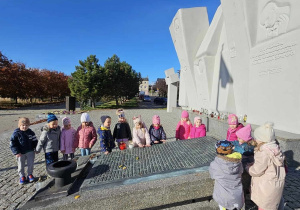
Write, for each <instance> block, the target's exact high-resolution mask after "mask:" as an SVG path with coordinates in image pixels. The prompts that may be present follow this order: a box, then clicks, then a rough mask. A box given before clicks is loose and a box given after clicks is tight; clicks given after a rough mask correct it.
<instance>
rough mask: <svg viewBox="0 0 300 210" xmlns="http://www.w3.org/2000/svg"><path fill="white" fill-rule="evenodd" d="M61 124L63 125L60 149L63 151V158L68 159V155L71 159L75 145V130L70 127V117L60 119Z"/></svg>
mask: <svg viewBox="0 0 300 210" xmlns="http://www.w3.org/2000/svg"><path fill="white" fill-rule="evenodd" d="M62 124H63V126H64V127H63V128H62V130H61V135H60V151H61V152H62V153H63V160H68V156H70V158H71V159H73V158H74V152H75V149H76V147H77V146H76V145H75V142H76V141H75V139H76V130H75V129H74V128H73V127H72V125H71V119H70V118H68V117H64V118H63V119H62Z"/></svg>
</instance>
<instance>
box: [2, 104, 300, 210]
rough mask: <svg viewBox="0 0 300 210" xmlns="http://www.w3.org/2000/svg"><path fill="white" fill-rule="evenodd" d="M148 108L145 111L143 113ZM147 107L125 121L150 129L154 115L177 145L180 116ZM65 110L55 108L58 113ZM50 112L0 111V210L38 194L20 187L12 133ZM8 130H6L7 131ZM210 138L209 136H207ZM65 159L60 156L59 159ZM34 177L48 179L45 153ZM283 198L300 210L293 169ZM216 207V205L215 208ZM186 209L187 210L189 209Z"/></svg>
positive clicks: (298, 180)
mask: <svg viewBox="0 0 300 210" xmlns="http://www.w3.org/2000/svg"><path fill="white" fill-rule="evenodd" d="M143 108H145V109H143ZM148 108H149V104H148V105H143V104H142V106H141V108H139V109H128V110H125V113H126V118H127V119H128V122H129V125H130V127H131V128H132V126H133V122H132V117H133V116H137V115H142V119H143V120H144V121H145V123H146V125H147V126H149V125H150V124H151V123H152V116H153V115H155V114H158V115H160V117H161V123H162V125H163V127H164V129H165V131H166V134H167V139H168V141H174V140H175V138H174V136H175V128H176V125H177V122H178V121H179V119H180V115H178V114H172V113H167V112H166V110H165V109H148ZM57 109H61V110H63V109H64V108H62V107H56V109H55V110H57ZM48 110H51V109H50V108H45V109H42V108H39V109H27V110H21V111H15V110H12V111H3V110H0V121H1V124H2V125H4V126H3V128H0V145H1V147H0V209H16V208H19V207H21V206H23V205H24V204H25V203H26V202H27V201H28V199H29V198H30V197H31V196H32V195H33V194H34V193H35V191H36V183H29V184H25V185H19V177H18V173H17V162H16V159H15V157H14V155H13V154H12V153H11V151H10V149H9V139H10V136H11V134H12V132H13V128H15V127H16V126H17V121H18V118H19V117H21V116H30V118H31V120H32V121H33V120H34V119H36V116H37V115H39V114H42V113H43V112H46V111H48ZM101 115H110V116H111V117H112V128H113V126H114V124H115V123H116V122H117V116H116V114H115V110H96V111H91V112H90V116H91V119H92V121H93V123H94V125H95V127H99V125H100V116H101ZM58 117H60V118H59V124H60V125H61V119H62V117H64V115H58ZM68 117H70V118H71V121H72V126H73V127H74V128H77V127H78V126H79V125H80V115H79V114H75V115H68ZM43 124H44V123H42V124H37V125H33V126H31V129H32V130H33V131H34V132H35V133H36V135H37V137H39V136H40V133H41V132H40V128H41V126H42V125H43ZM4 128H5V129H4ZM208 135H209V133H208ZM92 152H99V141H97V143H96V144H95V146H94V147H93V149H92ZM76 156H79V150H77V151H76ZM61 157H62V155H61V154H60V158H61ZM34 175H35V176H36V177H39V176H45V175H46V170H45V160H44V153H43V152H41V153H40V154H38V155H36V158H35V166H34ZM284 198H285V200H286V207H285V209H288V210H289V209H300V170H294V169H290V171H289V173H288V174H287V178H286V185H285V189H284ZM200 206H201V205H198V207H197V204H193V205H191V206H190V207H191V209H197V208H198V209H201V207H200ZM214 206H215V205H214ZM188 208H189V207H188V206H185V209H188ZM253 209H255V208H253Z"/></svg>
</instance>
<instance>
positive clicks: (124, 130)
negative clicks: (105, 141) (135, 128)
mask: <svg viewBox="0 0 300 210" xmlns="http://www.w3.org/2000/svg"><path fill="white" fill-rule="evenodd" d="M116 114H117V116H118V122H117V124H116V125H115V128H114V132H113V138H114V140H116V142H117V144H118V147H119V148H120V145H122V149H123V148H124V146H125V147H126V148H128V141H129V140H131V139H132V136H131V130H130V127H129V124H128V123H127V120H126V118H125V113H124V110H123V109H118V110H117V111H116ZM120 149H121V148H120Z"/></svg>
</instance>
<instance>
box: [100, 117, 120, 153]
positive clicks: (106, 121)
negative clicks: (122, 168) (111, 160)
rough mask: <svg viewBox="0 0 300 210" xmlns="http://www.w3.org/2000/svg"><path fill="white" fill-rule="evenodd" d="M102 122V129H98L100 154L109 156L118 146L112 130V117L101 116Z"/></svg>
mask: <svg viewBox="0 0 300 210" xmlns="http://www.w3.org/2000/svg"><path fill="white" fill-rule="evenodd" d="M100 120H101V123H102V124H101V126H100V128H98V134H99V139H100V152H104V154H106V155H107V154H109V153H111V152H112V149H113V148H115V146H116V145H115V141H114V138H113V136H112V134H111V130H110V125H111V117H110V116H108V115H103V116H101V118H100Z"/></svg>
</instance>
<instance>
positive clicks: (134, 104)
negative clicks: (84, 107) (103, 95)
mask: <svg viewBox="0 0 300 210" xmlns="http://www.w3.org/2000/svg"><path fill="white" fill-rule="evenodd" d="M120 107H122V108H127V109H128V108H136V107H138V101H137V98H132V99H130V100H128V101H125V102H124V103H122V104H119V106H117V105H116V101H108V102H106V103H103V104H101V105H98V106H96V109H117V108H120Z"/></svg>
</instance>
